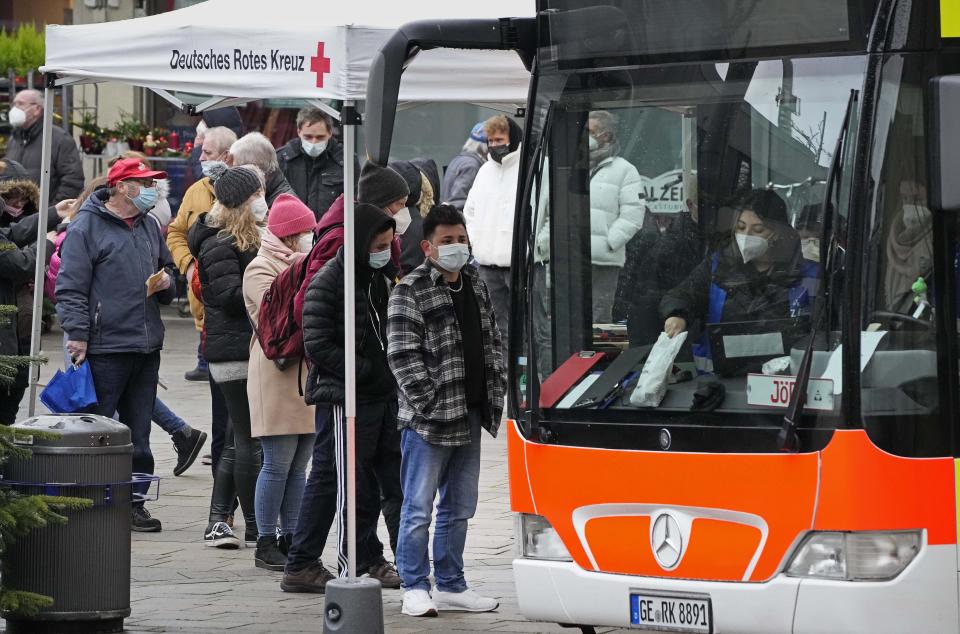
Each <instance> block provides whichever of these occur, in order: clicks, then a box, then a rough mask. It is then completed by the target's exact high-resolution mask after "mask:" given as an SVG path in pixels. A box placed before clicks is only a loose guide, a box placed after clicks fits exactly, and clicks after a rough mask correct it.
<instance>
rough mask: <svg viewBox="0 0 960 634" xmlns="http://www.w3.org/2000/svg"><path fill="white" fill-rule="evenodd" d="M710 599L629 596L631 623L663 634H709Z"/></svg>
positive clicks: (650, 595)
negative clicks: (691, 633) (692, 633)
mask: <svg viewBox="0 0 960 634" xmlns="http://www.w3.org/2000/svg"><path fill="white" fill-rule="evenodd" d="M711 617H712V614H711V612H710V599H709V598H698V597H682V596H673V595H659V594H631V595H630V623H631V625H637V626H641V627H647V628H650V629H654V630H661V631H665V632H697V633H698V634H699V633H705V634H710V633H711V632H712V631H713V619H712V618H711Z"/></svg>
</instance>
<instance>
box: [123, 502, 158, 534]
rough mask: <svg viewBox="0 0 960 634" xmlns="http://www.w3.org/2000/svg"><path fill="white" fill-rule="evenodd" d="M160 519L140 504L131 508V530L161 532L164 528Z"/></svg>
mask: <svg viewBox="0 0 960 634" xmlns="http://www.w3.org/2000/svg"><path fill="white" fill-rule="evenodd" d="M162 528H163V527H162V525H161V524H160V520H158V519H157V518H155V517H153V516H152V515H150V511H148V510H147V509H145V508H143V505H142V504H138V505H136V506H134V507H133V508H132V509H130V530H132V531H137V532H138V533H159V532H160V531H161V530H162Z"/></svg>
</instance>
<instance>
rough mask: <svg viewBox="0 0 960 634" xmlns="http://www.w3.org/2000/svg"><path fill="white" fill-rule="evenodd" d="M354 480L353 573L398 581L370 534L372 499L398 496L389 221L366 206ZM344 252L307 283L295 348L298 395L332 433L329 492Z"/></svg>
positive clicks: (342, 468) (339, 454) (341, 548)
mask: <svg viewBox="0 0 960 634" xmlns="http://www.w3.org/2000/svg"><path fill="white" fill-rule="evenodd" d="M355 217H356V232H355V247H356V256H355V257H356V289H357V293H356V297H357V301H356V307H355V311H356V312H355V314H354V319H355V322H356V326H357V329H356V351H355V353H356V394H357V418H356V421H357V422H356V439H357V440H356V447H357V454H356V474H357V476H356V482H357V532H356V535H357V571H358V573H359V574H369V575H370V576H371V577H372V578H375V579H377V580H379V581H380V583H381V584H382V585H383V586H384V587H387V588H399V587H400V577H399V576H398V575H397V571H396V569H395V568H394V566H393V564H391V563H389V562H388V561H387V560H386V559H385V558H384V556H383V544H382V543H381V542H380V539H379V538H378V537H377V521H378V519H379V517H380V495H381V491H383V492H384V497H386V498H393V499H397V498H399V499H402V497H403V493H402V492H401V488H400V433H399V431H398V430H397V386H396V382H395V381H394V379H393V374H392V373H391V372H390V368H389V366H388V365H387V345H386V343H387V330H386V327H387V298H388V297H389V294H390V284H389V281H388V279H387V277H386V276H385V275H384V273H383V270H384V267H386V266H387V265H388V264H389V263H390V259H391V246H392V244H393V238H394V228H395V227H396V222H395V221H394V219H393V218H391V217H390V216H388V215H387V214H386V213H385V212H384V211H383V210H382V209H380V208H379V207H376V206H374V205H371V204H364V203H361V204H359V205H357V206H356V214H355ZM344 257H345V255H344V249H343V248H342V247H341V248H340V250H339V251H337V255H336V257H335V258H333V259H332V260H330V261H329V262H327V263H326V264H325V265H324V266H323V268H322V269H320V272H319V273H317V275H316V276H315V277H314V278H313V280H311V282H310V286H309V287H308V289H307V297H306V302H305V303H304V308H303V344H304V349H305V350H306V353H307V356H308V357H309V359H310V361H311V367H310V373H309V374H308V376H307V387H306V390H305V392H306V393H307V398H308V400H309V402H311V403H314V404H316V408H317V416H318V418H319V417H321V416H323V417H325V418H326V420H327V424H326V426H327V427H328V428H330V429H332V431H333V436H334V446H335V448H336V450H335V451H334V463H335V465H336V473H337V490H339V491H340V492H341V493H342V492H344V491H346V487H347V481H346V472H347V465H346V458H347V456H346V418H345V416H344V409H343V407H344V399H345V383H344V363H345V361H344V357H345V352H344V348H343V342H344V330H343V315H344V309H345V304H344V291H343V287H344V275H345V272H344V271H345V266H344ZM338 502H339V513H338V516H339V517H340V526H339V531H338V533H339V540H338V549H337V552H338V564H339V570H340V575H341V576H346V574H347V541H346V539H347V536H346V496H345V495H340V496H338Z"/></svg>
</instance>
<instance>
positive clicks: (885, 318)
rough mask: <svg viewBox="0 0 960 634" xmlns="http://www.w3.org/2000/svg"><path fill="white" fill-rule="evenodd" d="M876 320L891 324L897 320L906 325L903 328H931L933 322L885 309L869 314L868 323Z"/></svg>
mask: <svg viewBox="0 0 960 634" xmlns="http://www.w3.org/2000/svg"><path fill="white" fill-rule="evenodd" d="M878 321H879V322H880V323H884V322H886V323H889V324H891V325H893V324H894V323H897V322H899V323H901V324H903V325H904V326H906V328H905V330H926V331H930V330H933V322H930V321H925V320H923V319H917V318H916V317H911V316H910V315H904V314H902V313H891V312H888V311H885V310H878V311H874V312H873V313H871V314H870V319H869V321H868V323H874V322H878Z"/></svg>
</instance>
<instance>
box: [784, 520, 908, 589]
mask: <svg viewBox="0 0 960 634" xmlns="http://www.w3.org/2000/svg"><path fill="white" fill-rule="evenodd" d="M922 543H923V540H922V535H921V532H920V531H876V532H874V531H870V532H855V533H843V532H831V531H823V532H813V533H810V534H809V535H807V537H806V538H805V539H804V540H803V542H801V544H800V546H799V547H798V548H797V550H796V551H795V552H794V554H793V556H792V557H791V558H790V561H789V564H788V565H787V574H788V575H790V576H793V577H819V578H822V579H842V580H845V581H887V580H889V579H893V578H894V577H896V576H897V575H899V574H900V573H901V572H903V570H904V569H905V568H906V567H907V566H908V565H909V564H910V562H911V561H913V559H914V558H915V557H916V556H917V553H919V552H920V546H921V544H922Z"/></svg>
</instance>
